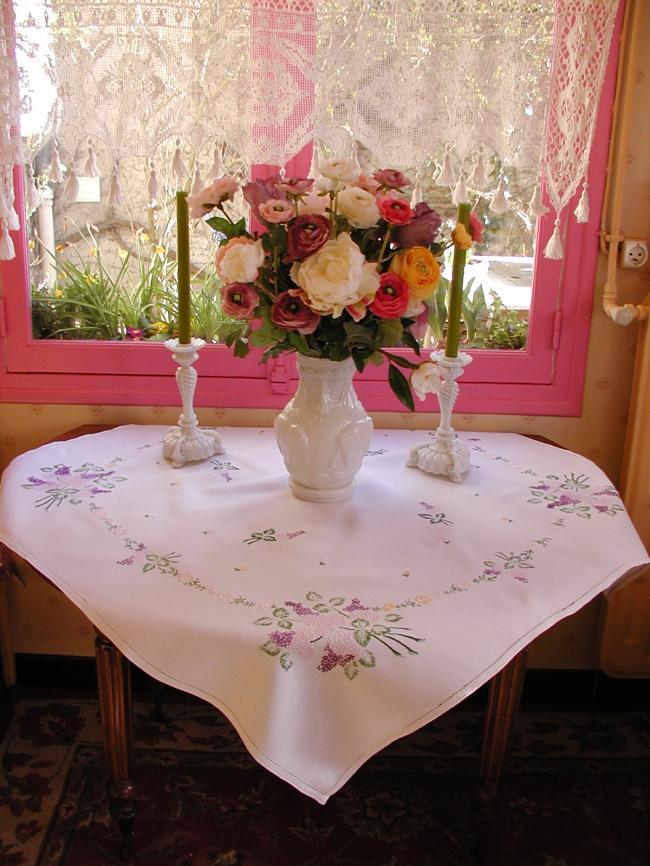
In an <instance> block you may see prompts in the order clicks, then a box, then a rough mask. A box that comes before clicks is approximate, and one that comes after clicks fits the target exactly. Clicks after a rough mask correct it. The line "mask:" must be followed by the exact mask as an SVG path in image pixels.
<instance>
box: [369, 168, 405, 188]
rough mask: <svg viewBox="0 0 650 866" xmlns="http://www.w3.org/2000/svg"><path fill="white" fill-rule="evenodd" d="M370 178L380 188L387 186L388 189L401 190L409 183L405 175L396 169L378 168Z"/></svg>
mask: <svg viewBox="0 0 650 866" xmlns="http://www.w3.org/2000/svg"><path fill="white" fill-rule="evenodd" d="M372 176H373V177H374V179H375V180H376V181H377V183H379V184H380V185H381V186H387V187H390V189H401V188H402V187H403V186H408V185H409V184H410V182H411V181H410V180H409V179H408V177H407V176H406V175H405V174H402V172H401V171H398V170H397V169H396V168H379V169H377V171H375V172H373V174H372Z"/></svg>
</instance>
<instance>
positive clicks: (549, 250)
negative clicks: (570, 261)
mask: <svg viewBox="0 0 650 866" xmlns="http://www.w3.org/2000/svg"><path fill="white" fill-rule="evenodd" d="M563 257H564V249H563V248H562V238H561V236H560V217H559V214H558V216H557V217H556V218H555V228H554V229H553V234H552V235H551V237H550V238H549V240H548V243H547V244H546V246H545V247H544V258H545V259H561V258H563Z"/></svg>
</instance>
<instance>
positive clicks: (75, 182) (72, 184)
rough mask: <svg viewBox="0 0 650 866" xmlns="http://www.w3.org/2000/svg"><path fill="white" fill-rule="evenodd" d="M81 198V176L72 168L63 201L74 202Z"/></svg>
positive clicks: (64, 189) (64, 188) (64, 190)
mask: <svg viewBox="0 0 650 866" xmlns="http://www.w3.org/2000/svg"><path fill="white" fill-rule="evenodd" d="M78 198H79V178H78V177H77V175H76V174H75V173H74V169H71V170H70V174H69V175H68V179H67V180H66V182H65V186H64V187H63V201H65V202H68V204H73V203H74V202H76V200H77V199H78Z"/></svg>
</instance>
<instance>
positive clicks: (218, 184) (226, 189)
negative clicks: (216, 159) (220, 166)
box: [187, 175, 239, 219]
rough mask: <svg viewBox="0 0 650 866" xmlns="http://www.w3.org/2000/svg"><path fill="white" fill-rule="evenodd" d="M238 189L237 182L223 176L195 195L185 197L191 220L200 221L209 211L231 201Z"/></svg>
mask: <svg viewBox="0 0 650 866" xmlns="http://www.w3.org/2000/svg"><path fill="white" fill-rule="evenodd" d="M238 189H239V184H238V183H237V181H236V180H235V179H234V178H232V177H229V176H228V175H225V176H224V177H220V178H218V180H215V181H214V183H212V184H210V186H206V188H205V189H202V190H201V192H199V193H197V194H196V195H190V196H188V197H187V204H188V205H189V208H190V216H191V217H192V219H200V218H201V217H203V216H205V215H206V214H207V213H210V211H211V210H214V209H215V208H216V207H218V206H219V205H220V204H221V203H222V202H224V201H232V198H233V196H234V194H235V192H236V191H237V190H238Z"/></svg>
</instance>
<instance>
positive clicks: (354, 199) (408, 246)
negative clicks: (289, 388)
mask: <svg viewBox="0 0 650 866" xmlns="http://www.w3.org/2000/svg"><path fill="white" fill-rule="evenodd" d="M319 170H320V175H321V176H320V178H319V179H317V180H316V179H313V178H283V177H281V176H279V175H277V176H275V177H270V178H268V179H266V180H263V181H261V180H257V181H253V182H251V183H248V184H246V185H245V186H244V188H243V194H244V198H245V199H246V201H247V202H248V203H249V204H250V206H251V208H252V212H253V215H254V216H255V218H256V220H257V221H258V223H260V224H261V225H262V226H263V228H264V231H263V233H260V234H259V235H258V234H257V233H253V232H251V231H249V230H248V229H247V227H246V223H245V221H244V220H243V219H242V220H239V221H237V222H235V221H233V220H232V219H231V217H230V215H229V214H228V211H227V207H226V205H227V202H228V201H230V200H232V198H233V195H234V193H235V191H236V190H237V184H236V182H235V181H234V180H233V179H232V178H230V177H222V178H220V179H219V180H217V181H215V182H214V183H213V184H212V185H211V186H209V187H207V188H206V189H205V190H203V191H202V192H201V193H199V194H198V195H195V196H191V197H190V198H189V199H188V203H189V205H190V208H191V210H190V214H191V216H192V217H203V216H204V215H206V214H208V213H209V212H211V211H215V210H217V211H219V214H218V215H213V216H211V217H210V218H208V219H207V220H206V221H207V223H208V224H209V225H210V226H212V228H213V229H215V230H216V231H217V232H218V233H220V235H221V244H220V247H219V251H218V253H217V257H216V270H217V273H218V274H219V276H220V277H221V279H222V280H223V284H224V285H223V288H222V300H223V311H224V312H225V313H226V314H227V315H229V316H232V317H233V318H234V319H237V320H239V321H240V322H241V323H242V327H239V328H237V329H233V330H232V332H231V333H230V334H228V335H227V336H226V343H227V344H228V345H231V346H233V348H234V352H235V354H236V355H237V356H240V357H243V356H245V355H246V354H247V353H248V351H249V349H250V347H251V346H255V347H259V348H262V349H263V350H264V353H263V356H262V359H263V360H266V359H267V358H269V357H277V356H278V355H280V354H281V353H283V352H298V353H299V354H301V355H305V356H307V357H312V358H327V359H329V360H330V361H343V360H345V359H346V358H352V360H353V362H354V365H355V367H356V369H357V370H359V371H362V370H363V369H364V368H365V366H366V364H368V363H371V364H381V363H383V362H384V361H388V363H389V370H388V378H389V383H390V386H391V388H392V390H393V391H394V393H395V394H396V396H397V397H398V399H399V400H400V401H401V402H402V403H403V404H404V405H405V406H406V407H407V408H409V409H413V396H412V393H411V387H410V382H409V379H407V377H406V376H405V375H404V374H403V373H402V372H401V370H400V369H399V368H400V367H402V368H407V369H411V370H415V369H417V367H418V365H417V364H414V363H413V362H411V361H409V360H408V359H406V358H403V357H401V356H400V355H398V354H395V353H392V352H390V351H387V349H389V348H392V347H398V346H408V347H410V348H412V349H413V350H414V351H415V352H416V353H417V354H419V351H420V348H419V339H420V338H421V336H422V335H423V333H424V330H425V329H426V326H427V317H428V308H427V306H426V304H425V303H424V302H425V301H426V300H427V299H428V298H430V297H431V296H432V295H433V293H434V291H435V290H436V288H437V286H438V282H439V280H440V264H439V262H438V256H440V254H441V253H442V251H443V250H444V249H445V247H446V244H445V243H444V242H443V240H442V239H441V238H440V237H439V232H440V228H441V224H442V219H441V217H440V215H439V214H438V213H436V211H435V210H433V209H432V208H431V207H429V205H428V204H426V203H425V202H420V203H419V204H416V205H415V207H414V208H412V207H411V206H410V204H409V202H408V200H407V199H406V198H405V197H404V194H403V192H402V191H403V190H404V188H405V187H407V186H408V185H409V184H410V181H409V179H408V178H407V177H405V175H404V174H402V173H401V172H400V171H395V170H392V169H383V170H379V171H375V172H374V174H373V176H372V177H367V176H365V175H364V174H361V173H360V172H359V167H358V165H357V163H356V162H355V161H353V160H350V159H330V160H326V161H322V162H321V163H320V166H319ZM418 379H419V377H418V376H415V377H414V379H413V385H414V386H415V387H416V388H417V387H418Z"/></svg>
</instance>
